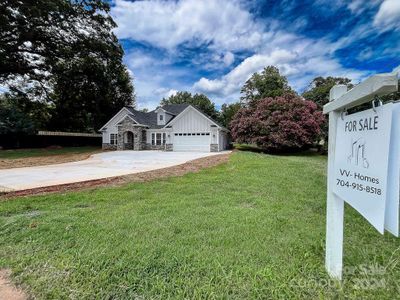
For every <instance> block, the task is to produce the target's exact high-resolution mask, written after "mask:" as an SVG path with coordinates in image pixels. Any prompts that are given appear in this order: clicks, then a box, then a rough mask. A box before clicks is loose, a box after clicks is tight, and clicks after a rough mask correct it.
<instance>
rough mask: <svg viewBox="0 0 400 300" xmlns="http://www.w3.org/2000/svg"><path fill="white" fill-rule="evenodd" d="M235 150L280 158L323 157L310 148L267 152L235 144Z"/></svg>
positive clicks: (247, 145) (254, 146) (249, 145)
mask: <svg viewBox="0 0 400 300" xmlns="http://www.w3.org/2000/svg"><path fill="white" fill-rule="evenodd" d="M233 148H234V149H235V150H239V151H249V152H256V153H265V154H271V155H278V156H293V155H295V156H323V154H321V153H320V152H319V151H318V149H316V148H309V149H303V150H287V151H267V150H264V149H262V148H260V147H258V146H257V145H251V144H233Z"/></svg>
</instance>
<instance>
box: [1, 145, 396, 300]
mask: <svg viewBox="0 0 400 300" xmlns="http://www.w3.org/2000/svg"><path fill="white" fill-rule="evenodd" d="M325 168H326V157H322V156H316V155H313V156H306V155H299V156H271V155H265V154H258V153H252V152H236V153H234V154H233V155H232V157H231V160H230V162H229V163H227V164H224V165H220V166H217V167H214V168H210V169H206V170H203V171H201V172H200V173H197V174H188V175H185V176H183V177H175V178H169V179H164V180H159V181H153V182H148V183H135V184H128V185H125V186H123V187H114V188H111V187H110V188H98V189H95V190H86V191H80V192H69V193H65V194H54V195H45V196H35V197H29V198H19V199H14V200H10V201H7V202H3V203H0V267H3V268H11V269H12V271H13V280H14V281H15V282H17V283H19V284H22V285H23V286H24V287H25V289H26V290H27V291H28V292H29V293H31V294H32V295H34V296H35V297H37V298H39V299H63V298H72V299H85V298H89V299H133V298H139V299H167V298H177V299H183V298H186V299H187V298H189V299H196V298H197V299H200V298H208V299H221V298H225V299H227V298H229V299H232V298H234V299H249V298H253V299H257V298H258V299H266V298H282V299H287V298H297V299H314V298H339V299H340V298H354V299H360V298H364V299H365V298H369V299H395V298H397V297H398V295H399V292H400V287H399V283H400V267H399V264H398V260H399V256H400V250H399V248H400V241H399V240H398V239H396V238H394V237H392V236H390V235H388V234H385V235H384V236H381V235H380V234H379V233H377V232H376V231H375V230H374V229H373V228H372V227H371V226H370V225H369V224H367V222H366V221H365V220H363V218H362V217H361V216H359V215H358V214H357V213H356V212H355V211H354V210H352V209H351V208H350V207H346V217H345V223H346V224H345V245H344V249H345V256H344V265H345V266H346V272H345V276H344V281H343V284H342V285H339V284H338V283H336V282H333V281H332V282H331V281H329V278H328V277H327V275H326V272H325V269H324V244H325V241H324V239H325V201H326V199H325V189H326V177H325ZM381 268H384V269H383V270H382V269H381ZM365 270H369V272H365ZM371 270H372V271H371ZM364 272H365V273H364Z"/></svg>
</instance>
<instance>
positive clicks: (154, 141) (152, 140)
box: [151, 133, 156, 145]
mask: <svg viewBox="0 0 400 300" xmlns="http://www.w3.org/2000/svg"><path fill="white" fill-rule="evenodd" d="M151 144H152V145H155V144H156V134H155V133H152V134H151Z"/></svg>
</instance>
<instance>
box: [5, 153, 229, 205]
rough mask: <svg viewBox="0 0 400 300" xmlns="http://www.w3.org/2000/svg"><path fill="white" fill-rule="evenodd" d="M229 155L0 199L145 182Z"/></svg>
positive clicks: (219, 161) (214, 162) (217, 161)
mask: <svg viewBox="0 0 400 300" xmlns="http://www.w3.org/2000/svg"><path fill="white" fill-rule="evenodd" d="M229 156H230V153H228V154H219V155H213V156H209V157H204V158H199V159H195V160H192V161H189V162H187V163H184V164H181V165H178V166H173V167H169V168H164V169H158V170H153V171H147V172H141V173H134V174H129V175H124V176H117V177H110V178H104V179H96V180H89V181H83V182H76V183H68V184H61V185H55V186H49V187H42V188H34V189H29V190H22V191H15V192H7V193H4V194H2V195H1V196H0V201H1V200H6V199H10V198H15V197H21V196H30V195H37V194H48V193H58V192H67V191H72V190H73V191H76V190H82V189H87V188H93V187H102V186H119V185H123V184H126V183H130V182H146V181H152V180H155V179H160V178H166V177H176V176H183V175H185V174H187V173H196V172H198V171H200V170H201V169H204V168H209V167H213V166H217V165H219V164H222V163H226V162H228V160H229Z"/></svg>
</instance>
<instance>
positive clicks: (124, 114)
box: [100, 104, 228, 152]
mask: <svg viewBox="0 0 400 300" xmlns="http://www.w3.org/2000/svg"><path fill="white" fill-rule="evenodd" d="M100 131H101V132H102V134H103V149H111V150H166V151H204V152H217V151H222V150H225V149H227V147H228V130H227V129H226V128H224V127H222V126H220V125H219V124H218V123H217V122H216V121H214V120H212V119H211V118H210V117H208V116H207V115H205V114H204V113H203V112H201V111H200V110H199V109H197V108H195V107H194V106H192V105H189V104H171V105H164V106H162V107H159V108H157V109H156V110H154V111H151V112H141V111H137V110H135V109H134V108H132V107H124V108H122V109H121V110H120V111H119V112H118V113H117V114H116V115H115V116H114V117H112V118H111V120H110V121H108V122H107V124H105V125H104V126H103V127H102V128H101V129H100Z"/></svg>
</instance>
